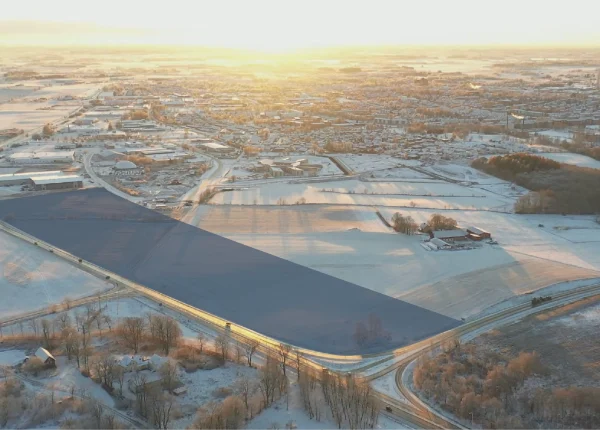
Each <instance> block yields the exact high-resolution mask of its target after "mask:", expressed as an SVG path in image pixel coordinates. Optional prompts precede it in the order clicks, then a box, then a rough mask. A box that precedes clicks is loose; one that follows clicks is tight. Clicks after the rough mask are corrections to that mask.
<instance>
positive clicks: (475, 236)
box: [467, 227, 492, 240]
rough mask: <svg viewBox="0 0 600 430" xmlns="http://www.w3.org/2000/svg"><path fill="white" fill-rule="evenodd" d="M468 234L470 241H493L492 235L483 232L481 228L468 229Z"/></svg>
mask: <svg viewBox="0 0 600 430" xmlns="http://www.w3.org/2000/svg"><path fill="white" fill-rule="evenodd" d="M467 234H468V236H469V239H472V240H482V239H491V238H492V235H491V233H489V232H487V231H485V230H482V229H480V228H477V227H467Z"/></svg>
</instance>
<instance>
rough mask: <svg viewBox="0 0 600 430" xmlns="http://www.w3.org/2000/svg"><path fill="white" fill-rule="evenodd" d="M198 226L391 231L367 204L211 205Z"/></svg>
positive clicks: (241, 230) (287, 230) (267, 231)
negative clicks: (364, 205) (365, 205)
mask: <svg viewBox="0 0 600 430" xmlns="http://www.w3.org/2000/svg"><path fill="white" fill-rule="evenodd" d="M198 227H200V228H202V229H204V230H208V231H211V232H213V233H256V234H271V233H273V234H276V233H281V234H289V233H314V232H326V231H347V230H350V229H359V230H361V231H369V232H380V233H389V232H391V229H390V228H389V227H387V226H385V224H384V223H383V222H382V221H381V219H380V218H379V217H378V216H377V213H376V211H375V209H373V208H371V207H363V206H354V207H353V206H320V205H299V206H295V207H289V206H268V207H265V206H263V207H260V206H251V207H243V206H225V205H220V206H216V205H211V206H207V207H206V208H205V210H204V211H203V212H202V218H201V219H200V221H199V223H198Z"/></svg>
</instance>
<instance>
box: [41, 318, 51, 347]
mask: <svg viewBox="0 0 600 430" xmlns="http://www.w3.org/2000/svg"><path fill="white" fill-rule="evenodd" d="M42 336H43V338H44V347H45V348H47V349H51V348H52V344H51V340H52V323H51V322H50V321H49V320H47V319H46V318H44V319H43V320H42Z"/></svg>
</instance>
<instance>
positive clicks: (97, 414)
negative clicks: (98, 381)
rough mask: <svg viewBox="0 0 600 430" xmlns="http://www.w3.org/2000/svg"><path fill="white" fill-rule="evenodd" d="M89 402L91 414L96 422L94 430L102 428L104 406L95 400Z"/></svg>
mask: <svg viewBox="0 0 600 430" xmlns="http://www.w3.org/2000/svg"><path fill="white" fill-rule="evenodd" d="M90 402H91V405H90V406H91V408H90V409H91V414H92V417H93V418H94V420H95V422H96V428H97V429H101V428H102V414H103V413H104V406H102V403H100V402H99V401H97V400H90Z"/></svg>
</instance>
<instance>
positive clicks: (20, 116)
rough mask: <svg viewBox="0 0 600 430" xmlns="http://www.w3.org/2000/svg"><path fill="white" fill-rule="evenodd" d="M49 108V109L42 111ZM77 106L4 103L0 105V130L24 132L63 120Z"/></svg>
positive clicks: (44, 103)
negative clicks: (19, 129)
mask: <svg viewBox="0 0 600 430" xmlns="http://www.w3.org/2000/svg"><path fill="white" fill-rule="evenodd" d="M42 108H49V109H42ZM75 109H77V106H76V105H75V104H73V102H71V104H63V103H61V104H54V105H53V104H50V103H48V102H42V103H5V104H0V129H5V128H21V129H23V130H25V131H28V130H32V129H35V128H38V127H42V126H43V125H44V124H47V123H49V122H53V121H56V120H59V119H61V118H65V117H66V116H68V115H69V114H70V113H71V112H73V110H75Z"/></svg>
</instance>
